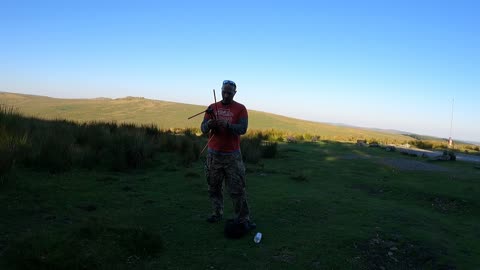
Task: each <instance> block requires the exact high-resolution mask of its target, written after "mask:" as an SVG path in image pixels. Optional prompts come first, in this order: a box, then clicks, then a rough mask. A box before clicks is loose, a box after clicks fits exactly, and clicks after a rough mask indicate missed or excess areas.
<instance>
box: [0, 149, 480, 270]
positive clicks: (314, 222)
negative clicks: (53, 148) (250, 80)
mask: <svg viewBox="0 0 480 270" xmlns="http://www.w3.org/2000/svg"><path fill="white" fill-rule="evenodd" d="M279 147H280V149H279V150H280V156H279V158H277V159H271V160H264V162H263V166H261V165H260V166H253V165H247V169H248V170H247V171H248V180H247V181H248V182H247V184H248V187H247V191H248V196H249V202H250V205H251V208H252V213H253V217H254V219H255V221H256V222H257V224H258V230H259V231H261V232H263V234H264V238H263V240H262V242H261V243H260V244H259V245H255V244H254V243H253V241H252V238H253V232H252V233H251V234H250V235H249V236H248V237H245V238H243V239H241V240H227V239H225V238H224V237H223V235H222V230H223V227H222V226H223V225H222V224H213V225H212V224H208V223H206V222H205V221H204V218H205V216H206V214H207V213H208V209H209V203H208V198H207V190H206V184H205V180H204V178H203V177H202V176H201V175H202V164H201V162H198V163H196V164H194V166H193V167H192V168H190V169H183V168H180V167H179V168H178V170H174V169H172V168H175V162H174V161H173V160H174V159H173V158H172V157H169V156H163V157H162V158H160V159H159V160H158V162H157V164H156V165H155V167H153V168H151V169H149V170H144V171H137V172H133V173H128V174H121V173H111V172H101V171H91V172H89V171H73V172H70V173H66V174H58V175H50V174H48V173H41V172H34V171H28V170H19V171H18V173H17V177H16V179H11V180H10V181H8V182H7V183H4V184H3V185H0V191H1V192H0V205H2V211H1V216H0V255H2V253H3V255H4V256H0V268H1V266H2V263H7V264H8V265H7V268H5V269H44V268H42V267H41V266H46V267H45V269H47V268H49V269H53V268H54V267H53V266H55V265H57V266H58V265H60V266H62V265H63V267H67V269H76V268H78V269H82V265H83V266H84V265H85V264H86V265H88V269H95V268H97V267H98V268H105V269H379V268H380V266H384V267H385V268H386V269H453V268H449V267H452V266H454V267H457V268H456V269H476V267H478V266H479V265H480V258H479V257H478V254H480V243H479V242H478V241H477V239H479V237H480V235H479V231H480V230H479V229H480V227H479V224H480V218H479V217H480V212H479V209H480V196H478V194H479V192H480V189H479V185H478V181H476V180H477V179H478V178H479V176H480V174H479V171H478V170H476V169H474V168H473V166H472V165H471V164H466V163H461V162H457V163H448V164H447V163H443V164H439V165H441V166H446V167H449V168H450V169H451V170H452V171H450V172H447V173H446V172H419V171H413V172H412V171H410V172H408V171H399V170H395V169H392V168H391V167H388V166H384V165H379V164H378V163H376V161H375V158H369V159H368V158H367V159H352V157H353V156H362V155H370V156H377V157H380V158H381V157H389V158H398V159H408V160H421V159H419V158H411V157H404V156H401V155H399V154H398V153H386V152H383V151H381V150H379V149H371V148H356V147H355V146H352V145H348V144H346V145H342V144H337V143H328V144H325V143H318V144H293V145H288V144H281V145H280V146H279ZM292 176H295V179H300V180H302V179H303V180H305V181H298V180H294V179H292ZM299 176H300V177H299ZM225 202H226V214H227V216H228V215H229V214H231V211H232V209H231V203H230V200H229V199H228V196H227V197H226V201H225ZM442 203H443V205H442ZM82 205H94V206H96V210H94V211H86V210H84V209H82V208H81V207H79V206H82ZM89 220H96V223H95V222H94V224H97V223H98V224H102V225H101V226H100V225H85V224H90V223H91V221H89ZM82 226H87V227H86V228H91V229H89V230H86V229H85V228H84V227H82ZM95 226H97V227H98V226H100V227H99V228H97V229H95V228H96V227H95ZM102 226H104V227H105V228H113V229H112V230H113V231H119V232H130V231H132V230H133V231H135V230H138V231H142V232H146V235H147V236H148V238H150V237H152V236H159V237H161V239H162V249H161V250H160V252H159V254H153V255H152V254H150V253H149V255H148V254H147V255H148V256H140V255H138V256H137V255H135V254H136V253H135V252H134V251H125V249H126V248H127V247H129V246H130V245H131V243H129V244H127V245H125V244H124V245H125V246H122V241H120V242H119V241H117V240H115V239H113V240H112V239H111V238H112V237H111V236H109V235H110V234H111V231H112V230H110V231H109V230H102V229H101V228H104V227H102ZM79 227H80V228H83V229H80V230H79V229H78V228H79ZM92 227H93V228H92ZM85 230H86V231H87V232H89V233H88V234H85V233H83V234H78V232H82V231H85ZM119 234H120V233H119ZM38 235H40V236H38ZM85 235H86V236H85ZM117 237H120V236H117ZM88 239H97V240H90V242H89V240H88ZM98 239H100V240H98ZM135 239H136V238H135ZM114 240H115V241H114ZM144 241H145V240H144ZM134 242H135V243H136V244H137V245H145V246H146V247H150V249H151V246H152V245H149V244H148V243H143V242H142V241H140V243H137V241H134ZM30 246H34V247H35V248H34V249H33V251H31V250H30V248H29V247H30ZM26 247H27V248H26ZM6 248H9V251H8V250H7V251H5V249H6ZM391 248H397V249H396V250H392V251H390V250H391ZM97 252H98V253H97ZM137 252H138V251H137ZM388 252H392V257H394V258H395V259H396V260H397V261H398V262H395V261H394V260H393V259H392V258H391V257H390V256H389V255H388ZM108 259H110V260H108ZM20 262H21V263H20ZM87 262H88V263H90V265H89V264H88V263H87ZM93 262H96V264H93ZM92 264H93V266H92ZM22 266H25V268H22ZM47 266H48V267H47ZM75 266H76V267H75ZM29 267H30V268H29Z"/></svg>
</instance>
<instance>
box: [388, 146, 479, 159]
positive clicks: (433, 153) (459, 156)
mask: <svg viewBox="0 0 480 270" xmlns="http://www.w3.org/2000/svg"><path fill="white" fill-rule="evenodd" d="M397 150H398V151H399V152H405V153H408V154H416V155H419V156H421V155H425V156H427V157H429V158H434V157H437V156H441V155H442V152H441V151H431V150H423V149H411V148H403V147H397ZM456 155H457V160H458V161H467V162H476V163H480V156H474V155H467V154H460V153H456Z"/></svg>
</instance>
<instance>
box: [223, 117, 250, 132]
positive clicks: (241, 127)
mask: <svg viewBox="0 0 480 270" xmlns="http://www.w3.org/2000/svg"><path fill="white" fill-rule="evenodd" d="M227 128H228V129H229V130H230V131H231V132H232V133H233V134H235V135H243V134H245V133H247V129H248V117H244V118H240V119H239V120H238V124H230V123H228V124H227Z"/></svg>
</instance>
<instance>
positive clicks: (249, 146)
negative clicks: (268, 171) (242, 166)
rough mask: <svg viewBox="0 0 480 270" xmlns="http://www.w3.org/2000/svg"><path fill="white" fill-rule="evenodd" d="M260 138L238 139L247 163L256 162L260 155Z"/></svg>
mask: <svg viewBox="0 0 480 270" xmlns="http://www.w3.org/2000/svg"><path fill="white" fill-rule="evenodd" d="M261 142H262V141H261V140H260V139H258V138H244V139H242V140H241V141H240V148H241V150H242V156H243V160H244V161H245V162H249V163H258V162H259V161H260V159H261V157H262V150H261V148H260V145H261Z"/></svg>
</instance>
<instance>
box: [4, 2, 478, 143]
mask: <svg viewBox="0 0 480 270" xmlns="http://www.w3.org/2000/svg"><path fill="white" fill-rule="evenodd" d="M479 14H480V1H441V0H440V1H438V0H437V1H421V0H419V1H400V0H399V1H383V0H382V1H128V2H127V1H125V2H122V1H21V0H16V1H2V4H1V5H0V25H1V27H0V91H10V92H19V93H30V94H39V95H47V96H53V97H69V98H70V97H71V98H77V97H99V96H103V97H123V96H143V97H147V98H153V99H162V100H170V101H178V102H185V103H193V104H201V105H208V104H209V103H210V102H212V99H213V98H212V89H213V88H216V89H217V93H219V89H220V86H221V81H222V80H224V79H231V80H234V81H236V82H237V85H238V93H237V96H236V99H237V100H238V101H239V102H242V103H244V104H245V105H246V106H247V108H250V109H256V110H261V111H267V112H273V113H278V114H283V115H288V116H293V117H298V118H303V119H309V120H315V121H319V122H335V123H346V124H351V125H357V126H367V127H378V128H391V129H398V130H405V131H410V132H416V133H420V134H427V135H436V136H441V137H448V136H449V130H450V106H451V100H452V98H453V97H455V114H454V138H460V139H467V140H475V141H480V124H479V120H478V118H479V116H480V106H478V103H479V100H480V89H479V88H480V87H479V86H480V65H479V64H480V16H479Z"/></svg>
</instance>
